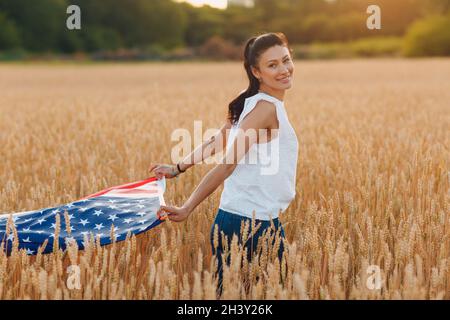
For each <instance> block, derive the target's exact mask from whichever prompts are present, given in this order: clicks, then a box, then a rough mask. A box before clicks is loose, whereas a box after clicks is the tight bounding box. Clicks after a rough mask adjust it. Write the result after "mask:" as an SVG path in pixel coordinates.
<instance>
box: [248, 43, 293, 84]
mask: <svg viewBox="0 0 450 320" xmlns="http://www.w3.org/2000/svg"><path fill="white" fill-rule="evenodd" d="M252 71H253V74H254V75H255V76H256V77H257V78H259V79H261V86H269V87H271V88H272V89H275V90H286V89H289V88H290V87H291V86H292V74H293V73H294V63H293V62H292V59H291V54H290V52H289V49H288V48H286V47H285V46H280V45H277V46H273V47H271V48H269V49H267V50H266V51H265V52H264V53H263V54H262V55H261V56H260V57H259V62H258V68H254V67H252Z"/></svg>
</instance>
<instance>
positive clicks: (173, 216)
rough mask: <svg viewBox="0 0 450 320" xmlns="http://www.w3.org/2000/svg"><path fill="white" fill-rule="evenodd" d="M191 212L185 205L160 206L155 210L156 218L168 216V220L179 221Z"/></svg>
mask: <svg viewBox="0 0 450 320" xmlns="http://www.w3.org/2000/svg"><path fill="white" fill-rule="evenodd" d="M190 214H191V212H190V211H189V210H188V208H186V207H184V206H183V207H175V206H173V207H172V206H161V207H160V208H159V210H158V212H157V216H158V219H160V218H162V219H166V218H169V220H170V221H175V222H181V221H183V220H186V219H187V217H188V216H189V215H190Z"/></svg>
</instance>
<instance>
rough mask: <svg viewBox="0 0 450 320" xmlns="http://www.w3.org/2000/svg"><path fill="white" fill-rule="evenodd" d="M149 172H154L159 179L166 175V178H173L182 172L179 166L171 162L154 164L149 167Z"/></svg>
mask: <svg viewBox="0 0 450 320" xmlns="http://www.w3.org/2000/svg"><path fill="white" fill-rule="evenodd" d="M148 172H149V173H151V172H153V173H154V174H155V177H156V178H157V179H162V178H163V177H166V179H171V178H175V177H176V176H177V175H179V174H180V172H179V171H178V169H177V166H174V165H170V164H152V165H150V167H149V168H148Z"/></svg>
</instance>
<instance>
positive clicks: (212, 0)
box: [177, 0, 227, 9]
mask: <svg viewBox="0 0 450 320" xmlns="http://www.w3.org/2000/svg"><path fill="white" fill-rule="evenodd" d="M177 1H180V2H181V1H187V2H189V3H191V4H193V5H194V6H201V5H204V4H209V5H210V6H211V7H216V8H221V9H225V8H226V7H227V0H177Z"/></svg>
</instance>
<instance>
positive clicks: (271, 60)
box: [267, 54, 289, 63]
mask: <svg viewBox="0 0 450 320" xmlns="http://www.w3.org/2000/svg"><path fill="white" fill-rule="evenodd" d="M286 57H289V55H288V54H287V55H285V56H284V57H283V59H284V58H286ZM271 61H278V60H277V59H272V60H269V61H267V62H268V63H269V62H271Z"/></svg>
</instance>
